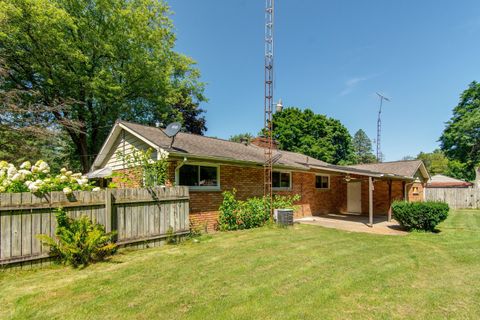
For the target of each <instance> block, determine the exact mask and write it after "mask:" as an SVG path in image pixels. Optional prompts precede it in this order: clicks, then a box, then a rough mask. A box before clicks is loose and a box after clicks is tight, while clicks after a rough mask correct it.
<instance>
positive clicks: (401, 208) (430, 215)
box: [392, 201, 449, 231]
mask: <svg viewBox="0 0 480 320" xmlns="http://www.w3.org/2000/svg"><path fill="white" fill-rule="evenodd" d="M392 211H393V217H394V218H395V220H397V221H398V222H399V223H400V225H401V226H403V227H404V228H405V229H407V230H425V231H434V230H435V227H436V226H437V225H438V224H439V223H440V222H442V221H443V220H445V219H446V218H447V216H448V211H449V207H448V204H446V203H443V202H404V201H397V202H394V203H393V204H392Z"/></svg>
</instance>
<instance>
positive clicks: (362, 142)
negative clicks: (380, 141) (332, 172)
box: [352, 129, 377, 164]
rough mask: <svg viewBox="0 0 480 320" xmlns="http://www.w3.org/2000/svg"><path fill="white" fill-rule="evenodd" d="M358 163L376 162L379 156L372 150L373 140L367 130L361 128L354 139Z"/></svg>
mask: <svg viewBox="0 0 480 320" xmlns="http://www.w3.org/2000/svg"><path fill="white" fill-rule="evenodd" d="M352 144H353V149H354V151H355V158H356V159H355V160H356V163H361V164H363V163H375V162H377V158H376V157H375V155H374V154H373V152H372V141H371V140H370V138H369V137H368V136H367V134H366V133H365V131H363V130H362V129H359V130H358V131H357V132H355V135H354V136H353V140H352Z"/></svg>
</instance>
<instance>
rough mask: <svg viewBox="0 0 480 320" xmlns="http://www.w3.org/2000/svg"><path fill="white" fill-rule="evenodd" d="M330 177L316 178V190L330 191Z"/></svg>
mask: <svg viewBox="0 0 480 320" xmlns="http://www.w3.org/2000/svg"><path fill="white" fill-rule="evenodd" d="M329 180H330V177H329V176H316V177H315V188H317V189H328V188H330V181H329Z"/></svg>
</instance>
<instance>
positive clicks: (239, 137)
mask: <svg viewBox="0 0 480 320" xmlns="http://www.w3.org/2000/svg"><path fill="white" fill-rule="evenodd" d="M253 138H254V136H253V135H252V134H251V133H248V132H247V133H239V134H234V135H233V136H230V138H229V139H228V140H230V141H233V142H242V141H243V140H247V141H252V139H253Z"/></svg>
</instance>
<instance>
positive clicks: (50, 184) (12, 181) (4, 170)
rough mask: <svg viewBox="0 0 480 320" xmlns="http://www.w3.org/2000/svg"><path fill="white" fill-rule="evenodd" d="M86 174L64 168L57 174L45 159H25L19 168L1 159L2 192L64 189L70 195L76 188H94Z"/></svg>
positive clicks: (0, 183) (0, 181)
mask: <svg viewBox="0 0 480 320" xmlns="http://www.w3.org/2000/svg"><path fill="white" fill-rule="evenodd" d="M92 189H93V191H97V190H99V188H93V186H92V185H91V183H89V181H88V179H87V177H86V176H84V175H82V174H81V173H79V172H77V173H73V172H72V171H69V170H67V169H65V168H62V169H61V170H60V172H59V173H58V174H56V175H54V174H52V173H51V172H50V166H49V165H48V163H46V162H45V161H43V160H38V161H37V162H36V163H35V164H33V165H32V164H31V163H30V161H25V162H24V163H22V164H21V165H20V166H19V167H18V168H17V167H15V166H14V165H13V164H12V163H8V162H6V161H0V193H3V192H6V193H13V192H32V193H35V194H44V193H47V192H50V191H63V192H64V193H65V194H67V195H70V194H71V193H72V192H73V191H75V190H92Z"/></svg>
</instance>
